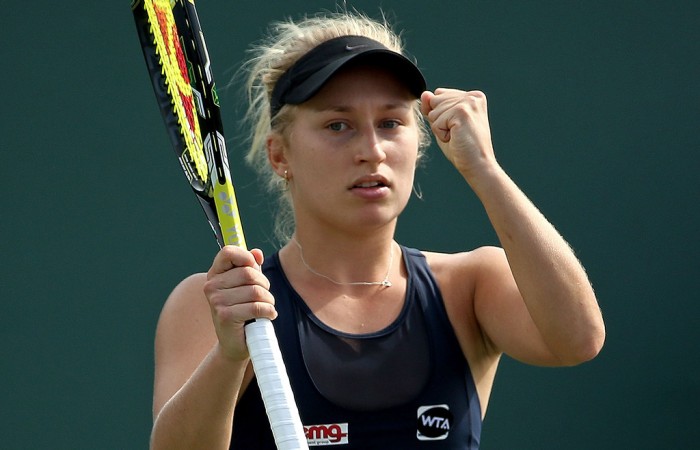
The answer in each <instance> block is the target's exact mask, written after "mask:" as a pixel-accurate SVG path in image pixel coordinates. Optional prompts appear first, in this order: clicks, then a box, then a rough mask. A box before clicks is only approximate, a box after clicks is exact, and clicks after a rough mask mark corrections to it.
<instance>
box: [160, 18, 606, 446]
mask: <svg viewBox="0 0 700 450" xmlns="http://www.w3.org/2000/svg"><path fill="white" fill-rule="evenodd" d="M256 52H257V53H256V56H255V57H254V58H253V59H252V60H251V61H250V64H249V65H248V69H249V71H250V82H249V92H250V101H251V103H250V109H249V116H250V119H251V122H252V126H251V129H252V132H251V135H252V139H251V143H252V146H251V150H250V154H249V156H248V159H249V161H250V162H251V163H253V164H254V165H255V166H256V167H257V168H258V169H259V170H260V173H261V177H265V178H266V179H267V180H268V184H269V186H270V187H271V189H272V190H273V191H274V192H277V193H278V195H280V199H281V213H280V217H281V220H280V224H279V225H280V226H279V227H278V228H279V229H280V231H281V235H282V236H286V237H287V240H286V241H285V242H283V246H282V247H281V248H280V250H279V251H278V252H277V253H275V254H273V255H269V256H268V257H267V258H266V259H264V258H263V255H262V252H261V251H260V250H251V251H244V250H242V249H240V248H235V247H226V248H224V249H223V250H221V251H220V252H219V253H218V254H217V255H216V257H215V258H214V261H213V263H212V266H211V268H210V269H209V271H208V273H206V274H196V275H193V276H191V277H189V278H187V279H186V280H184V281H183V282H182V283H181V284H180V285H179V286H178V287H177V288H176V289H175V290H174V291H173V293H172V294H171V296H170V297H169V299H168V301H167V303H166V305H165V307H164V309H163V312H162V315H161V318H160V321H159V324H158V330H157V335H156V367H155V387H154V389H155V393H154V403H153V412H154V418H155V420H154V426H153V432H152V438H151V447H152V448H153V449H166V448H167V449H177V448H186V449H196V448H202V449H207V450H215V449H228V448H233V449H236V450H239V449H274V443H273V440H272V435H271V432H270V430H269V425H268V422H267V418H266V416H265V413H264V408H263V405H262V402H261V400H260V394H259V391H258V388H257V384H256V382H255V378H254V375H253V372H252V370H251V366H250V362H249V358H248V353H247V349H246V345H245V338H244V333H243V325H244V323H245V322H246V321H247V320H249V319H252V318H259V317H266V318H270V319H274V321H273V323H274V325H275V329H276V332H277V335H278V338H279V340H280V345H281V348H282V353H283V356H284V359H285V363H286V365H287V369H288V372H289V375H290V380H291V384H292V388H293V390H294V393H295V398H296V400H297V403H298V407H299V410H300V414H301V418H302V422H303V424H304V426H305V429H306V432H307V438H308V439H309V442H310V443H312V444H314V445H329V444H334V445H341V447H339V448H348V449H373V448H377V449H389V448H400V449H412V448H422V447H423V446H424V445H426V444H429V445H431V448H440V449H477V448H478V446H479V440H480V433H481V421H482V419H483V417H484V414H485V413H486V409H487V405H488V400H489V395H490V393H491V388H492V385H493V380H494V376H495V373H496V368H497V366H498V362H499V359H500V356H501V355H502V354H504V353H506V354H508V355H510V356H511V357H513V358H515V359H518V360H520V361H522V362H524V363H528V364H536V365H545V366H565V365H575V364H579V363H582V362H584V361H587V360H589V359H591V358H593V357H595V356H596V354H597V353H598V352H599V350H600V349H601V346H602V345H603V340H604V334H605V332H604V325H603V321H602V318H601V314H600V311H599V308H598V305H597V301H596V298H595V295H594V292H593V290H592V288H591V285H590V283H589V281H588V279H587V276H586V273H585V271H584V269H583V268H582V267H581V265H580V263H579V261H578V260H577V259H576V257H575V256H574V254H573V253H572V251H571V249H570V248H569V246H568V245H567V243H566V242H565V241H564V239H562V237H561V236H560V235H559V234H558V233H557V231H556V230H555V229H554V227H553V226H552V225H551V224H550V223H549V222H548V221H547V220H546V219H545V217H543V216H542V214H541V213H540V212H539V211H538V210H537V209H536V208H535V206H533V204H532V203H531V202H530V201H529V200H528V199H527V197H526V196H525V195H524V194H523V193H522V192H521V191H520V189H518V187H517V186H516V185H515V184H514V183H513V181H512V180H511V179H510V178H509V177H508V175H507V174H506V173H505V172H504V171H503V170H502V168H501V167H500V166H499V164H498V162H497V160H496V158H495V156H494V151H493V147H492V143H491V136H490V130H489V122H488V116H487V107H486V97H485V95H484V94H483V93H481V92H478V91H470V92H465V91H461V90H456V89H443V88H439V89H435V90H434V91H428V90H426V83H425V80H424V78H423V75H422V74H421V72H420V70H419V69H418V68H417V67H416V65H415V64H414V63H413V62H412V61H411V60H410V59H409V58H407V57H406V56H404V54H403V49H402V47H401V43H400V40H399V38H398V36H397V35H396V34H395V33H394V32H392V31H391V29H390V27H389V26H387V25H386V24H385V23H382V22H378V21H374V20H371V19H369V18H367V17H364V16H362V15H359V14H349V13H341V14H326V15H323V16H316V17H312V18H306V19H304V20H301V21H299V22H292V21H289V22H283V23H278V24H276V25H275V26H274V27H273V28H272V32H271V35H270V37H269V38H268V39H267V40H266V41H265V42H264V43H263V44H262V45H260V46H258V47H257V48H256ZM424 120H427V124H428V127H425V126H424ZM428 128H429V129H428ZM429 132H432V134H433V135H434V136H435V139H436V141H437V143H438V145H439V147H440V149H441V150H442V152H443V153H444V154H445V156H446V157H447V159H448V160H449V161H450V162H451V163H452V164H453V165H454V167H455V168H456V169H457V170H458V171H459V173H460V174H461V175H462V176H463V177H464V179H465V181H466V183H467V184H468V185H469V186H470V188H471V189H472V190H473V191H474V192H475V193H476V195H477V196H478V198H479V199H480V200H481V202H482V203H483V206H484V208H485V210H486V212H487V214H488V217H489V219H490V221H491V223H492V225H493V227H494V229H495V231H496V233H497V235H498V237H499V239H500V243H501V246H502V248H495V247H482V248H477V249H474V250H471V251H464V252H459V253H454V254H442V253H432V252H422V251H419V250H416V249H412V248H410V247H405V246H403V245H401V244H399V243H397V242H396V241H395V240H394V231H395V228H396V223H397V220H398V217H399V215H400V214H401V212H402V211H403V209H404V208H405V206H406V204H407V202H408V199H409V197H410V194H411V192H412V186H413V177H414V172H415V169H416V164H417V162H418V160H419V159H420V155H421V153H422V152H423V150H424V149H425V147H426V144H427V142H428V133H429ZM455 207H459V205H455ZM285 211H286V212H287V213H285ZM458 227H459V224H436V227H435V232H443V231H447V230H450V231H451V230H453V229H455V228H458ZM285 232H286V234H285Z"/></svg>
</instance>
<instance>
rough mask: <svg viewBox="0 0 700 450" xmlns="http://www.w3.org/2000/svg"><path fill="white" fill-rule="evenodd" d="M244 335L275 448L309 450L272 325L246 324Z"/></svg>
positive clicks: (257, 320)
mask: <svg viewBox="0 0 700 450" xmlns="http://www.w3.org/2000/svg"><path fill="white" fill-rule="evenodd" d="M245 336H246V342H247V344H248V353H249V354H250V359H251V361H252V362H253V370H254V371H255V378H256V379H257V381H258V387H259V388H260V394H261V395H262V399H263V403H264V404H265V411H266V412H267V417H268V419H269V421H270V426H271V428H272V435H273V436H274V438H275V444H276V445H277V449H278V450H308V448H309V447H308V444H307V442H306V435H305V434H304V427H303V425H302V424H301V419H300V418H299V411H298V410H297V407H296V403H295V402H294V395H293V394H292V387H291V385H290V383H289V377H288V376H287V371H286V369H285V367H284V362H283V361H282V353H281V352H280V348H279V344H278V342H277V337H276V336H275V330H274V328H273V327H272V322H270V321H269V320H268V319H256V320H255V321H254V322H250V323H248V324H247V325H246V326H245Z"/></svg>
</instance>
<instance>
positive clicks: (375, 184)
mask: <svg viewBox="0 0 700 450" xmlns="http://www.w3.org/2000/svg"><path fill="white" fill-rule="evenodd" d="M376 187H386V184H385V183H383V182H381V181H363V182H362V183H357V184H355V185H353V188H376Z"/></svg>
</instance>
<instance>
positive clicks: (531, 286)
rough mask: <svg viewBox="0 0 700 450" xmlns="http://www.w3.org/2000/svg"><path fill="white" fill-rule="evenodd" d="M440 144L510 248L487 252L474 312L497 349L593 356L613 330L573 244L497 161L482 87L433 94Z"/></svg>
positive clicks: (543, 357)
mask: <svg viewBox="0 0 700 450" xmlns="http://www.w3.org/2000/svg"><path fill="white" fill-rule="evenodd" d="M422 102H423V112H424V113H425V114H426V115H427V116H428V120H429V122H430V124H431V127H432V129H433V131H434V133H435V135H436V136H437V138H438V144H439V145H440V147H441V149H442V150H443V152H444V153H445V155H446V156H447V158H448V159H449V160H450V161H451V162H452V163H453V164H454V165H455V167H456V168H457V169H458V170H459V172H460V173H461V174H462V176H463V177H464V178H465V180H466V181H467V182H468V183H469V185H470V186H471V188H472V189H473V190H474V192H475V193H476V195H477V196H478V197H479V199H480V200H481V202H482V204H483V205H484V208H485V209H486V212H487V214H488V216H489V219H490V220H491V223H492V225H493V227H494V229H495V231H496V233H497V235H498V237H499V239H500V242H501V245H502V246H503V250H500V249H495V248H484V249H479V250H478V251H477V252H475V253H474V255H473V256H474V257H475V258H476V259H477V260H478V264H477V267H478V269H477V271H476V277H477V279H476V285H475V288H474V304H473V308H474V313H475V315H476V320H477V321H478V324H479V326H480V327H481V329H482V331H483V336H484V340H485V344H486V345H487V346H490V347H491V349H492V352H494V353H497V352H505V353H507V354H509V355H510V356H513V357H515V358H517V359H519V360H522V361H524V362H528V363H533V364H543V365H571V364H577V363H580V362H583V361H586V360H588V359H590V358H593V357H594V356H595V355H596V354H597V353H598V352H599V350H600V348H601V347H602V344H603V340H604V336H605V331H604V326H603V321H602V317H601V314H600V310H599V307H598V304H597V300H596V297H595V294H594V292H593V289H592V287H591V284H590V282H589V280H588V278H587V276H586V273H585V271H584V269H583V267H582V266H581V264H580V263H579V261H578V259H577V258H576V257H575V255H574V253H573V252H572V250H571V248H570V247H569V245H568V244H567V243H566V242H565V241H564V239H563V238H562V237H561V236H560V235H559V233H558V232H557V231H556V230H555V229H554V227H553V226H552V225H551V224H550V223H549V222H548V221H547V219H546V218H545V217H544V216H543V215H542V214H541V213H540V212H539V211H538V210H537V208H536V207H535V206H534V205H533V204H532V203H531V202H530V200H529V199H528V198H527V197H526V196H525V195H524V194H523V193H522V191H521V190H520V189H519V188H518V187H517V186H516V185H515V183H514V182H513V181H512V180H511V179H510V178H509V177H508V175H507V174H506V173H505V172H504V171H503V170H502V169H501V167H500V166H499V165H498V163H497V162H496V159H495V156H494V152H493V147H492V144H491V135H490V130H489V124H488V115H487V109H486V97H485V96H484V95H483V93H481V92H463V91H456V90H447V89H438V90H436V91H435V94H432V93H425V94H424V95H423V98H422Z"/></svg>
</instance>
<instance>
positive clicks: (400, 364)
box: [230, 247, 481, 450]
mask: <svg viewBox="0 0 700 450" xmlns="http://www.w3.org/2000/svg"><path fill="white" fill-rule="evenodd" d="M402 252H403V259H404V262H405V264H406V268H407V272H408V283H407V289H406V298H405V302H404V306H403V308H402V311H401V313H400V314H399V316H398V317H397V319H396V320H395V321H394V322H393V323H392V324H390V325H389V326H388V327H386V328H385V329H383V330H380V331H377V332H374V333H369V334H359V335H358V334H348V333H343V332H340V331H337V330H334V329H332V328H330V327H328V326H327V325H325V324H324V323H322V322H321V321H320V320H319V319H318V318H317V317H316V316H315V315H314V314H313V313H312V312H311V310H310V309H309V308H308V306H307V305H306V303H305V302H304V301H303V299H302V298H301V297H300V296H299V295H298V294H297V293H296V291H295V290H294V289H293V288H292V286H291V284H290V283H289V281H288V280H287V278H286V276H285V274H284V272H283V270H282V267H281V265H280V262H279V257H278V255H277V254H274V255H272V257H270V258H268V259H267V260H266V261H265V263H264V265H263V272H264V273H265V275H266V276H267V278H268V279H269V280H270V285H271V288H270V290H271V292H272V294H273V295H274V296H275V302H276V303H275V305H276V308H277V311H278V313H279V315H278V317H277V319H275V320H274V321H273V325H274V328H275V332H276V334H277V338H278V340H279V343H280V348H281V351H282V356H283V359H284V362H285V364H286V366H287V372H288V374H289V378H290V382H291V386H292V390H293V391H294V398H295V400H296V403H297V407H298V409H299V414H300V416H301V420H302V423H303V425H304V430H305V432H306V438H307V441H308V443H309V447H311V448H324V447H327V446H333V449H334V450H335V449H338V450H344V449H363V450H372V449H381V450H388V449H402V450H410V449H423V448H426V449H445V450H476V449H478V448H479V439H480V435H481V407H480V403H479V399H478V395H477V392H476V388H475V386H474V381H473V379H472V376H471V372H470V370H469V366H468V364H467V361H466V358H465V357H464V354H463V353H462V350H461V348H460V346H459V343H458V341H457V338H456V336H455V334H454V331H453V329H452V326H451V324H450V322H449V320H448V318H447V313H446V311H445V307H444V304H443V300H442V295H441V293H440V290H439V289H438V286H437V283H436V282H435V278H434V276H433V274H432V272H431V271H430V268H429V267H428V264H427V262H426V260H425V257H424V255H423V254H422V253H421V252H419V251H418V250H415V249H410V248H406V247H402ZM230 448H231V449H233V450H268V449H269V450H275V444H274V440H273V437H272V432H271V431H270V426H269V423H268V419H267V416H266V415H265V408H264V405H263V402H262V399H261V396H260V391H259V389H258V385H257V383H256V382H255V379H253V381H252V382H251V384H250V385H249V386H248V388H247V390H246V391H245V392H244V394H243V395H242V396H241V398H240V400H239V402H238V404H237V405H236V409H235V418H234V426H233V437H232V440H231V446H230Z"/></svg>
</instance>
